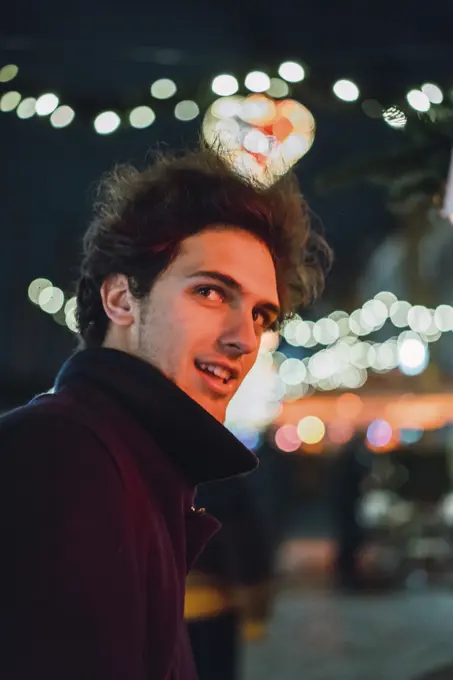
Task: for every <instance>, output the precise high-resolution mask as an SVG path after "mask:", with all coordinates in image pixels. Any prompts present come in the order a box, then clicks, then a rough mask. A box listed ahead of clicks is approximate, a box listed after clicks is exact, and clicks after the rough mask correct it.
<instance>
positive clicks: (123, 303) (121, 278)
mask: <svg viewBox="0 0 453 680" xmlns="http://www.w3.org/2000/svg"><path fill="white" fill-rule="evenodd" d="M100 292H101V298H102V304H103V307H104V311H105V313H106V314H107V316H108V318H109V319H110V321H111V322H112V323H114V324H116V325H117V326H123V327H124V326H131V325H132V324H133V323H134V321H135V318H136V314H137V308H138V306H137V302H136V300H135V298H134V296H133V295H132V293H131V292H130V290H129V283H128V280H127V277H126V276H125V275H124V274H112V275H111V276H108V277H107V278H106V279H105V281H104V282H103V284H102V286H101V291H100Z"/></svg>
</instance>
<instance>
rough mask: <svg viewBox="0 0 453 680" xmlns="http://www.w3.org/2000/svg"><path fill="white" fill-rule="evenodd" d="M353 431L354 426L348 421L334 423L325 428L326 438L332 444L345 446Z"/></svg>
mask: <svg viewBox="0 0 453 680" xmlns="http://www.w3.org/2000/svg"><path fill="white" fill-rule="evenodd" d="M354 431H355V429H354V424H353V423H352V422H350V421H348V420H338V421H334V422H332V423H330V424H329V425H328V426H327V436H328V438H329V439H330V441H331V442H332V444H346V443H347V442H348V441H349V440H350V439H352V437H353V435H354Z"/></svg>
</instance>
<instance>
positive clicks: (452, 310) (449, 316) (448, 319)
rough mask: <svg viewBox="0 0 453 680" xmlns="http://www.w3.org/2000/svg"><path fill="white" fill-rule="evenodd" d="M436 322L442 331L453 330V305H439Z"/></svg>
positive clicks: (435, 317)
mask: <svg viewBox="0 0 453 680" xmlns="http://www.w3.org/2000/svg"><path fill="white" fill-rule="evenodd" d="M434 322H435V324H436V326H437V328H438V329H439V330H440V331H442V332H444V333H445V332H447V331H453V307H451V306H450V305H439V306H438V307H437V308H436V310H435V312H434Z"/></svg>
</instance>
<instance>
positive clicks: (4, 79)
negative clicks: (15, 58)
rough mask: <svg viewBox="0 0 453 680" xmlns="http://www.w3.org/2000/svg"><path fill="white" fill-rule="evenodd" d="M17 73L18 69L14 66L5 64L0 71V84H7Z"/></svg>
mask: <svg viewBox="0 0 453 680" xmlns="http://www.w3.org/2000/svg"><path fill="white" fill-rule="evenodd" d="M18 73H19V67H18V66H16V64H6V66H3V67H2V68H1V69H0V83H8V82H9V81H10V80H13V78H15V77H16V76H17V74H18Z"/></svg>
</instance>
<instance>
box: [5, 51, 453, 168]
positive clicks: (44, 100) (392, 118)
mask: <svg viewBox="0 0 453 680" xmlns="http://www.w3.org/2000/svg"><path fill="white" fill-rule="evenodd" d="M18 71H19V69H18V67H17V66H16V65H14V64H6V65H5V66H3V67H2V68H0V83H6V82H9V81H11V80H12V79H13V78H15V77H16V76H17V74H18ZM277 71H278V74H279V77H272V78H270V77H269V75H268V74H267V73H264V72H263V71H251V72H250V73H248V74H247V76H246V78H245V87H246V88H247V89H249V90H250V91H252V92H256V93H261V92H266V93H267V94H268V96H269V97H273V98H275V99H279V98H284V97H287V96H288V95H289V94H290V85H291V86H293V87H294V86H297V84H298V83H300V82H301V81H302V80H304V79H305V77H306V71H305V68H304V67H303V66H302V65H301V64H300V63H297V62H295V61H285V62H283V63H281V64H280V66H279V67H278V69H277ZM177 89H178V88H177V85H176V83H175V82H174V81H173V80H171V79H169V78H159V79H157V80H156V81H155V82H154V83H153V84H152V85H151V88H150V92H151V95H152V96H153V97H154V98H155V99H157V100H166V99H169V98H171V97H173V96H174V95H175V93H176V92H177ZM211 90H212V92H214V93H215V94H217V95H219V96H221V97H230V96H232V95H234V94H236V93H237V92H238V90H239V82H238V79H237V78H236V77H235V76H234V75H233V74H231V73H230V74H220V75H218V76H215V77H214V78H213V79H212V81H211ZM333 92H334V93H335V95H336V96H337V97H338V98H339V99H342V100H343V101H347V102H354V101H356V100H357V99H358V98H359V97H360V91H359V88H358V86H357V85H356V83H354V82H353V81H352V80H349V79H340V80H338V81H336V82H335V83H334V84H333ZM9 94H10V93H5V94H4V95H3V97H5V95H9ZM18 94H20V93H16V92H15V93H14V96H13V94H10V96H9V97H6V99H3V97H2V98H1V99H0V111H3V112H7V111H12V110H14V109H16V111H17V115H18V117H19V118H22V119H26V118H31V117H32V116H34V115H35V113H37V114H38V115H39V116H45V115H51V114H52V113H53V112H54V111H55V110H57V107H58V98H56V95H53V94H51V93H47V94H46V95H41V97H39V98H38V100H36V99H35V98H33V97H27V98H26V99H24V100H23V101H22V102H20V104H19V101H18V100H17V95H18ZM187 94H189V93H187ZM443 99H444V94H443V92H442V89H441V88H440V87H439V85H436V84H435V83H432V82H427V83H424V84H423V85H421V86H420V89H413V90H411V91H410V92H408V93H407V95H406V100H407V102H408V103H409V105H410V106H411V108H413V109H414V110H415V111H417V112H426V111H428V110H429V108H430V106H431V105H432V104H441V103H442V101H443ZM186 102H187V104H188V102H191V104H190V106H191V108H190V110H189V108H188V107H186ZM33 104H34V106H33ZM145 106H146V104H145V103H143V105H142V106H138V107H136V108H135V109H133V111H134V115H132V112H130V113H129V112H128V111H127V110H126V111H123V112H121V118H122V119H123V120H125V119H127V120H128V121H129V123H130V125H131V127H135V128H137V129H144V128H146V127H148V126H149V125H151V122H153V121H154V120H155V115H156V114H154V118H153V120H152V121H151V122H149V120H150V118H151V117H152V116H151V115H150V114H149V111H148V113H147V115H146V116H145V114H135V111H136V110H137V109H144V107H145ZM361 106H362V109H363V111H364V113H365V114H366V115H368V116H370V117H372V118H379V117H382V119H383V120H384V122H386V123H387V124H388V125H389V126H390V127H392V128H394V129H396V130H398V129H399V130H403V129H404V128H405V126H406V125H407V122H408V117H407V114H406V112H405V111H404V110H403V109H402V108H401V107H399V106H397V105H392V106H388V107H386V108H384V107H383V106H382V105H381V103H380V102H378V101H377V100H375V99H367V100H365V101H363V102H362V105H361ZM68 108H71V107H68ZM181 109H182V112H181ZM197 109H198V104H197V103H196V102H195V101H193V100H192V99H185V100H183V101H181V102H179V105H177V106H176V107H175V118H176V119H177V120H180V121H188V120H192V119H194V118H196V116H197V115H199V110H197ZM71 111H76V109H74V108H71ZM196 111H197V112H196ZM195 112H196V113H195ZM104 113H105V112H104ZM153 113H154V112H153ZM99 115H102V114H99ZM140 115H143V122H142V121H141V119H140ZM73 117H74V116H72V118H71V121H72V119H73ZM60 118H61V119H62V120H63V119H64V122H60ZM137 118H139V119H140V120H138V122H137ZM101 120H102V119H101ZM50 122H51V124H52V125H53V127H55V128H60V127H66V126H67V125H69V123H67V122H66V117H65V114H59V116H56V117H54V118H53V119H51V121H50ZM112 124H113V123H112ZM101 127H102V128H103V127H104V126H103V125H102V124H101ZM106 127H107V128H108V127H109V126H108V125H107V126H106ZM116 128H117V126H116V127H115V128H114V129H116ZM95 129H96V128H95ZM97 131H98V130H97ZM111 131H113V130H108V132H107V131H104V130H102V131H101V132H100V134H109V133H110V132H111ZM98 132H99V131H98ZM304 144H305V147H304V146H303V145H304ZM306 145H307V139H305V140H304V139H302V138H292V139H291V140H287V143H286V145H285V146H286V147H288V149H287V151H288V153H289V155H290V157H293V156H294V155H296V156H301V155H303V154H304V153H305V152H306V151H307V150H308V147H307V146H306ZM246 161H247V159H244V162H246Z"/></svg>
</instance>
